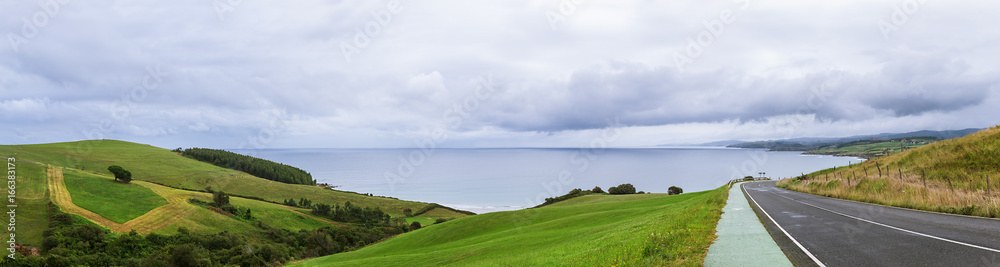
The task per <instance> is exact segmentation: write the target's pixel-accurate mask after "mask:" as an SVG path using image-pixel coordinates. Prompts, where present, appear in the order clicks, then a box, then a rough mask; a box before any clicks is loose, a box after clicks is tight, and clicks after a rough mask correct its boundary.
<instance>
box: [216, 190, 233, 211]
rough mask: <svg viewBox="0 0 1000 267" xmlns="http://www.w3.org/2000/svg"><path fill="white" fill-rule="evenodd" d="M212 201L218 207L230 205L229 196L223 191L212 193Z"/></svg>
mask: <svg viewBox="0 0 1000 267" xmlns="http://www.w3.org/2000/svg"><path fill="white" fill-rule="evenodd" d="M212 201H213V202H215V206H216V207H220V208H221V207H223V206H226V205H229V195H226V193H224V192H222V191H216V192H215V193H212Z"/></svg>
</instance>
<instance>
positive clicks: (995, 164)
mask: <svg viewBox="0 0 1000 267" xmlns="http://www.w3.org/2000/svg"><path fill="white" fill-rule="evenodd" d="M879 169H881V171H882V174H881V175H879ZM807 176H808V177H806V178H797V179H790V180H784V181H781V182H779V183H778V185H779V186H783V187H787V188H790V189H793V190H798V191H803V192H808V193H813V194H819V195H826V196H832V197H838V198H845V199H852V200H857V201H865V202H872V203H879V204H885V205H893V206H900V207H907V208H916V209H923V210H930V211H940V212H949V213H961V214H968V215H978V216H987V217H1000V192H997V190H998V189H1000V126H998V127H993V128H990V129H986V130H983V131H980V132H977V133H974V134H971V135H968V136H966V137H963V138H958V139H952V140H946V141H940V142H936V143H933V144H930V145H926V146H923V147H920V148H916V149H911V150H907V151H905V152H902V153H898V154H894V155H891V156H887V157H882V158H877V159H873V160H869V161H866V162H864V163H861V164H855V165H852V166H849V167H841V168H837V169H836V170H833V169H827V170H823V171H819V172H816V173H812V174H809V175H807ZM987 176H988V177H989V178H990V180H989V182H990V183H989V184H987ZM988 192H989V194H987V193H988Z"/></svg>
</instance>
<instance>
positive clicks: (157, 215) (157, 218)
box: [119, 181, 198, 234]
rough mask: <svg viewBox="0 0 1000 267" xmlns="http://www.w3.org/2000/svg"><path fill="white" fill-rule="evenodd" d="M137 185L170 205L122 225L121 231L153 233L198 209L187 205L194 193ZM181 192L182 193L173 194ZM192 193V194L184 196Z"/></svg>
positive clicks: (163, 187) (157, 186)
mask: <svg viewBox="0 0 1000 267" xmlns="http://www.w3.org/2000/svg"><path fill="white" fill-rule="evenodd" d="M133 183H135V184H138V185H141V186H143V187H146V188H148V189H149V190H151V191H152V192H153V193H156V194H157V195H159V196H161V197H164V198H165V199H166V200H167V202H169V203H170V204H168V205H164V206H161V207H158V208H155V209H153V210H150V211H149V212H147V213H146V214H143V215H142V216H139V217H138V218H135V219H134V220H131V221H128V222H126V223H125V224H124V225H122V228H121V229H119V231H123V232H124V231H131V230H135V231H136V232H138V233H141V234H147V233H151V232H153V231H156V230H159V229H161V228H164V227H167V226H169V225H171V224H174V223H176V222H178V221H180V219H181V218H184V217H185V216H187V215H188V214H191V212H192V211H194V210H195V209H197V208H198V207H195V206H194V205H191V204H189V203H187V198H189V197H191V196H193V195H194V193H193V192H184V191H181V190H177V189H173V188H169V187H165V186H162V185H157V184H152V183H147V182H140V181H136V182H133ZM172 191H181V192H172ZM184 193H190V194H184Z"/></svg>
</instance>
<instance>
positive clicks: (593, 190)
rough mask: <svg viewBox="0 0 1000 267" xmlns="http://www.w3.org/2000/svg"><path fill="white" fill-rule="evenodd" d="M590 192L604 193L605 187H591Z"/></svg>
mask: <svg viewBox="0 0 1000 267" xmlns="http://www.w3.org/2000/svg"><path fill="white" fill-rule="evenodd" d="M590 192H594V193H597V194H601V193H604V189H601V187H600V186H595V187H594V189H590Z"/></svg>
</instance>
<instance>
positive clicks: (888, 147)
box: [806, 137, 938, 159]
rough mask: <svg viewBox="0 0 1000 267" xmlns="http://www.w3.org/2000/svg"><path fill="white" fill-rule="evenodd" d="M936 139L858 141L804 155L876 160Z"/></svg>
mask: <svg viewBox="0 0 1000 267" xmlns="http://www.w3.org/2000/svg"><path fill="white" fill-rule="evenodd" d="M937 141H938V139H937V138H932V137H925V138H899V139H893V140H860V141H854V142H850V143H846V144H839V145H830V146H824V147H820V148H818V149H813V150H810V151H807V152H806V154H815V155H834V156H842V157H860V158H866V159H870V158H876V157H884V156H887V155H891V154H894V153H899V152H902V151H905V150H909V149H914V148H918V147H921V146H924V145H927V144H930V143H934V142H937Z"/></svg>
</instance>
